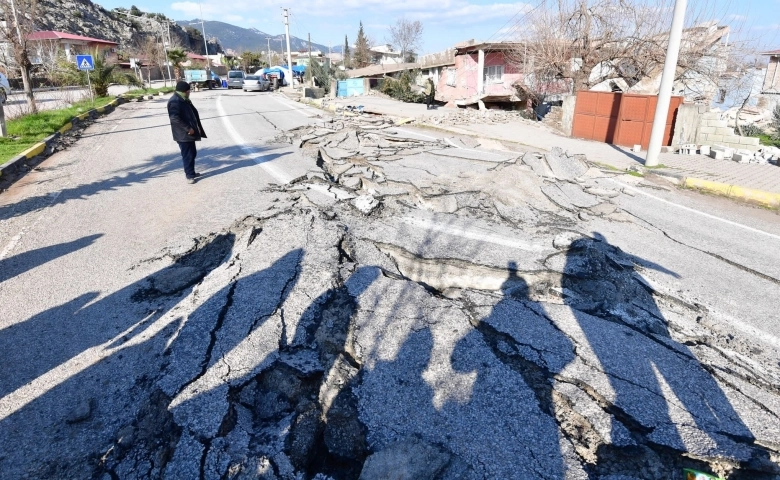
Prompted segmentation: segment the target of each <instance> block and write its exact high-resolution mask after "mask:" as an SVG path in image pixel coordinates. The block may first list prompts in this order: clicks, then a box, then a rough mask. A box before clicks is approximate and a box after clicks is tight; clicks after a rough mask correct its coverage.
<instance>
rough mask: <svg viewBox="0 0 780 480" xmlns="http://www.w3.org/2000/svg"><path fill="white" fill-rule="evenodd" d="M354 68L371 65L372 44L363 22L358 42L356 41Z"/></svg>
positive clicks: (359, 30)
mask: <svg viewBox="0 0 780 480" xmlns="http://www.w3.org/2000/svg"><path fill="white" fill-rule="evenodd" d="M353 60H354V62H353V63H354V67H355V68H363V67H367V66H369V65H370V64H371V42H370V41H369V39H368V37H366V32H364V31H363V22H362V21H361V22H360V29H358V35H357V40H356V41H355V54H354V56H353Z"/></svg>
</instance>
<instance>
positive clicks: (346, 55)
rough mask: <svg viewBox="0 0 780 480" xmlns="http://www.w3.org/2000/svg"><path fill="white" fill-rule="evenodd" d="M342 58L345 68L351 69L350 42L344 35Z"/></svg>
mask: <svg viewBox="0 0 780 480" xmlns="http://www.w3.org/2000/svg"><path fill="white" fill-rule="evenodd" d="M341 58H342V63H343V64H344V68H349V62H350V58H349V40H347V36H346V35H344V51H343V52H341Z"/></svg>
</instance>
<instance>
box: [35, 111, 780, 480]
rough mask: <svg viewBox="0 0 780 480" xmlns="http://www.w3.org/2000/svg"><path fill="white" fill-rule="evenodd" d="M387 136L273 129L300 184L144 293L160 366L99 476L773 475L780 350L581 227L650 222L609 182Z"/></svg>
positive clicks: (362, 127)
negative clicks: (729, 324)
mask: <svg viewBox="0 0 780 480" xmlns="http://www.w3.org/2000/svg"><path fill="white" fill-rule="evenodd" d="M392 127H393V125H392V123H391V122H389V121H387V120H385V119H382V118H363V117H353V118H344V119H340V120H335V121H326V122H320V123H317V124H313V125H311V126H307V127H302V128H298V129H295V130H292V131H288V132H284V133H282V134H280V135H279V136H277V138H276V139H275V141H279V142H285V143H290V144H293V145H297V146H299V147H300V153H301V154H302V157H303V160H304V161H308V162H310V167H311V168H310V171H309V172H308V173H307V174H306V175H304V176H301V177H300V178H297V179H295V180H294V181H292V182H290V183H289V184H287V185H282V186H275V187H273V188H269V189H265V190H263V191H262V192H260V193H259V194H261V195H267V196H268V197H269V199H270V200H269V204H270V206H269V208H268V210H267V211H264V212H258V213H257V214H256V215H253V216H250V217H247V218H245V219H242V220H240V221H237V222H236V223H235V224H234V225H233V226H232V227H231V228H229V229H228V230H227V231H226V232H222V233H221V234H212V235H210V236H208V237H205V238H203V239H201V240H199V241H196V242H195V246H194V247H192V248H190V249H189V250H187V251H185V252H184V253H179V254H176V255H173V265H169V266H166V267H165V268H163V269H161V270H160V271H159V272H157V273H155V274H153V275H151V276H150V278H149V279H148V282H147V284H146V285H145V286H144V288H141V289H139V294H137V295H135V296H134V298H135V300H136V301H137V302H139V303H147V304H148V305H147V307H148V311H149V312H152V313H151V314H150V317H149V318H148V319H147V320H146V321H147V322H148V323H147V326H145V327H144V328H140V329H139V332H138V333H129V334H128V335H129V336H132V335H138V336H141V335H149V334H148V331H155V329H157V330H159V331H163V330H165V331H167V332H168V333H167V334H166V335H160V336H159V338H145V340H144V341H143V342H138V343H139V347H137V348H140V345H143V348H151V345H152V344H155V345H158V344H159V345H161V348H162V350H164V353H163V354H162V355H161V357H160V362H161V365H160V366H159V370H155V372H154V374H152V375H150V377H144V378H143V379H139V381H138V383H137V385H136V386H135V387H134V391H133V398H146V399H147V400H146V401H145V402H144V403H143V405H142V406H141V407H140V408H139V409H138V411H137V412H136V415H135V418H133V419H132V421H127V422H126V424H123V425H119V426H117V428H116V432H115V435H114V439H115V440H113V443H111V444H110V445H109V446H107V447H106V448H105V449H104V450H103V451H100V452H97V453H96V455H94V458H92V460H91V461H92V462H93V463H92V467H93V470H92V471H91V472H90V473H91V476H92V477H93V478H206V479H211V478H225V479H236V480H238V479H241V480H243V479H266V480H277V479H278V480H293V479H304V478H305V479H316V480H341V479H365V480H370V479H381V478H405V479H418V478H419V479H422V478H430V479H447V480H449V479H464V480H465V479H488V478H491V479H492V478H518V479H525V478H546V479H551V480H552V479H560V478H567V479H578V480H579V479H582V480H586V479H590V478H612V479H620V478H632V479H648V480H650V479H658V478H677V477H680V476H681V475H682V473H681V472H682V469H683V468H693V469H696V470H701V471H709V472H713V473H715V474H718V475H721V476H723V477H724V478H726V477H728V478H730V479H732V480H738V479H748V478H752V479H769V478H777V476H778V475H780V464H779V463H778V462H780V445H777V441H776V439H777V438H780V418H778V416H777V413H776V412H777V411H778V407H780V392H779V391H778V390H777V385H778V384H780V368H779V367H778V365H777V364H776V360H777V357H776V352H775V351H771V350H766V351H764V350H761V349H758V348H756V345H754V344H751V343H748V342H746V341H743V340H741V339H740V338H739V337H736V336H734V335H733V330H732V329H730V328H719V324H718V322H717V319H716V318H714V317H713V316H712V314H711V313H710V312H709V311H708V310H707V309H706V308H705V307H704V306H702V305H700V303H699V302H698V300H697V298H692V297H690V296H688V294H686V293H685V292H683V291H681V290H680V288H679V285H678V284H674V285H666V284H664V282H663V281H662V280H663V278H665V277H664V275H672V276H673V274H674V272H670V271H668V270H666V269H665V268H664V267H663V266H660V265H656V264H654V263H652V262H650V261H647V260H644V259H641V258H637V257H634V256H632V255H629V254H627V253H626V252H624V251H622V250H621V249H620V248H618V247H616V246H614V245H611V244H610V243H609V242H608V240H607V239H606V238H605V237H604V236H603V235H602V234H600V233H598V230H599V229H602V228H605V226H606V227H608V226H610V225H613V222H632V223H625V224H621V226H624V227H626V228H638V229H645V228H646V227H645V226H644V225H641V226H636V225H633V222H634V221H635V219H633V218H632V217H631V216H630V215H628V214H627V213H625V212H622V211H621V209H620V208H619V207H618V205H617V203H616V201H617V199H619V198H621V196H623V195H630V192H628V191H623V190H622V189H618V188H615V186H614V185H615V184H614V183H610V179H611V178H612V177H614V176H616V175H619V174H618V173H615V172H604V171H601V170H599V169H597V168H594V167H593V166H592V165H591V164H590V163H589V162H588V161H587V159H586V158H585V157H584V156H581V155H571V154H568V153H566V152H564V151H562V150H561V149H554V150H553V151H552V152H550V153H547V154H541V153H533V152H531V153H524V154H520V153H517V152H506V151H492V150H487V149H484V148H481V147H480V146H479V145H473V144H472V145H471V146H468V147H466V146H465V145H463V146H464V147H466V148H459V146H460V143H459V142H457V141H454V140H449V141H448V140H420V139H419V138H416V137H414V136H412V135H405V134H404V133H403V132H400V131H398V130H395V129H393V128H392ZM470 141H473V140H466V142H470ZM630 179H633V180H634V181H635V182H642V181H643V180H642V179H638V178H636V177H630ZM644 234H647V233H646V232H645V233H644ZM160 257H161V258H163V257H165V258H170V257H171V255H161V256H160ZM184 269H189V270H184ZM172 271H173V272H174V273H171V272H172ZM187 272H191V273H192V274H191V275H189V274H187V275H185V274H186V273H187ZM648 278H651V279H659V280H660V281H658V282H655V281H653V282H651V281H649V280H648ZM172 279H174V280H176V281H173V280H172ZM193 283H195V284H194V286H192V284H193ZM160 325H162V326H160ZM140 331H142V332H140ZM124 341H128V342H132V341H135V339H133V338H130V339H125V340H124ZM155 342H156V343H155ZM128 355H129V354H128ZM748 358H749V359H750V360H748ZM746 412H750V414H749V415H748V414H746ZM45 468H46V469H47V470H46V472H47V474H48V476H49V477H52V478H83V477H88V476H89V475H75V474H73V473H74V472H75V471H76V470H68V468H69V466H68V465H63V466H60V465H58V464H56V462H54V463H53V464H50V465H46V466H45ZM82 473H83V472H82Z"/></svg>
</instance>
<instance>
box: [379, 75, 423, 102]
mask: <svg viewBox="0 0 780 480" xmlns="http://www.w3.org/2000/svg"><path fill="white" fill-rule="evenodd" d="M416 76H417V75H416V72H411V71H409V70H406V71H404V72H402V73H401V76H400V77H398V79H395V78H385V79H383V82H382V86H381V87H379V91H380V92H382V93H384V94H385V95H387V96H389V97H392V98H395V99H396V100H401V101H402V102H406V103H423V102H425V94H424V93H419V92H415V91H413V90H412V84H413V82H414V78H415V77H416Z"/></svg>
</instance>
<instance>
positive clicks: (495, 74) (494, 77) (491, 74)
mask: <svg viewBox="0 0 780 480" xmlns="http://www.w3.org/2000/svg"><path fill="white" fill-rule="evenodd" d="M503 81H504V66H503V65H494V66H492V67H485V83H501V82H503Z"/></svg>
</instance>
